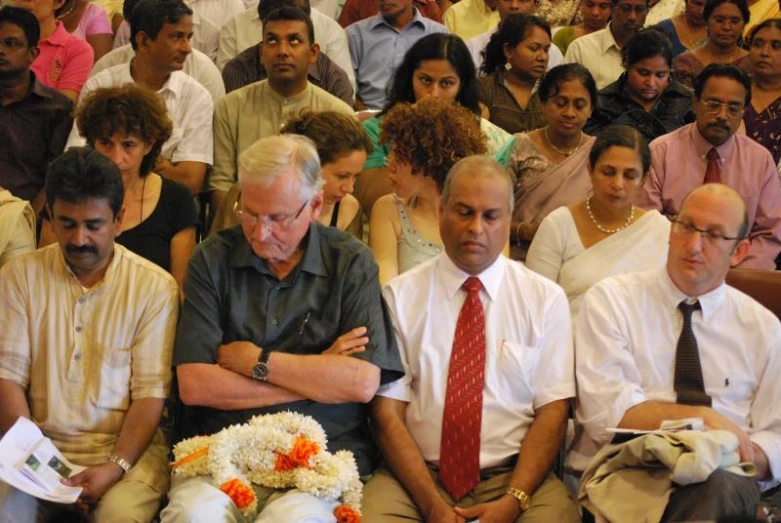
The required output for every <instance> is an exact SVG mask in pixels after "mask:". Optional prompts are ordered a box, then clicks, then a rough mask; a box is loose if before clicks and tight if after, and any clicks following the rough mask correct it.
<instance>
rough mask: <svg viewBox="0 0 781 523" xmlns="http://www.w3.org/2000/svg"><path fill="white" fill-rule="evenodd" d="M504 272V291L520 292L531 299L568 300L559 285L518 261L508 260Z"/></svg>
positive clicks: (505, 262)
mask: <svg viewBox="0 0 781 523" xmlns="http://www.w3.org/2000/svg"><path fill="white" fill-rule="evenodd" d="M502 256H503V255H502ZM504 272H505V274H504V284H503V289H505V290H507V291H510V292H518V293H519V294H521V295H524V296H527V297H529V298H531V297H533V296H534V297H538V298H544V299H546V300H557V299H563V300H564V301H566V299H567V297H566V295H565V294H564V289H562V288H561V286H559V284H557V283H556V282H554V281H553V280H551V279H549V278H546V277H545V276H543V275H541V274H538V273H536V272H534V271H533V270H531V269H529V268H528V267H526V265H524V264H523V263H521V262H519V261H517V260H511V259H509V258H506V259H505V260H504Z"/></svg>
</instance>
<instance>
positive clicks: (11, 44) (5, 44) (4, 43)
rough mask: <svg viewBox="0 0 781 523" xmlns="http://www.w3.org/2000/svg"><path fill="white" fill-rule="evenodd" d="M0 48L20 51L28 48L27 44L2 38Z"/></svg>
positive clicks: (14, 39)
mask: <svg viewBox="0 0 781 523" xmlns="http://www.w3.org/2000/svg"><path fill="white" fill-rule="evenodd" d="M0 47H2V48H4V49H22V48H24V47H28V45H27V42H23V41H22V40H17V39H16V38H3V39H0Z"/></svg>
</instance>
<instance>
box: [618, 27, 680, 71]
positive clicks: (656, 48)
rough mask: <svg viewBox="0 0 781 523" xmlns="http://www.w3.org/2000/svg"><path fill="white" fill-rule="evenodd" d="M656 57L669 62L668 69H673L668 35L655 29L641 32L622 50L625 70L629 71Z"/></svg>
mask: <svg viewBox="0 0 781 523" xmlns="http://www.w3.org/2000/svg"><path fill="white" fill-rule="evenodd" d="M655 56H661V57H662V58H664V61H665V62H667V67H672V65H673V53H672V49H671V44H670V40H669V39H668V38H667V35H665V34H664V33H662V32H661V31H659V30H658V29H654V28H648V29H641V30H639V31H638V32H637V33H635V34H634V36H632V38H630V39H629V41H628V42H627V43H626V45H625V46H624V47H623V48H622V49H621V62H622V63H623V65H624V69H629V68H630V67H632V66H633V65H635V64H636V63H637V62H639V61H641V60H645V59H646V58H654V57H655Z"/></svg>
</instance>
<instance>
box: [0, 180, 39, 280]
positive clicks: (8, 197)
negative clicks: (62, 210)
mask: <svg viewBox="0 0 781 523" xmlns="http://www.w3.org/2000/svg"><path fill="white" fill-rule="evenodd" d="M34 250H35V212H33V208H32V207H30V203H29V202H26V201H24V200H21V199H19V198H17V197H16V196H14V195H12V194H11V193H10V192H9V191H7V190H5V189H2V188H0V267H2V266H3V265H5V264H6V263H8V262H9V261H11V260H12V259H14V258H16V257H18V256H21V255H22V254H27V253H28V252H32V251H34Z"/></svg>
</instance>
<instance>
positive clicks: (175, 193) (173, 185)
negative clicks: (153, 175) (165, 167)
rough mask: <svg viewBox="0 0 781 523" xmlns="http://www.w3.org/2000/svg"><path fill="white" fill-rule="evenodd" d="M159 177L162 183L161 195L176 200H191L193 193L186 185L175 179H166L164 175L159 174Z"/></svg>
mask: <svg viewBox="0 0 781 523" xmlns="http://www.w3.org/2000/svg"><path fill="white" fill-rule="evenodd" d="M160 179H161V180H162V183H163V185H162V188H161V193H162V194H163V195H166V197H168V198H170V199H171V200H176V201H178V200H184V199H186V200H188V201H192V199H193V195H192V193H191V192H190V189H188V188H187V186H186V185H184V184H182V183H179V182H177V181H175V180H171V179H168V178H166V177H165V176H160Z"/></svg>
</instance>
